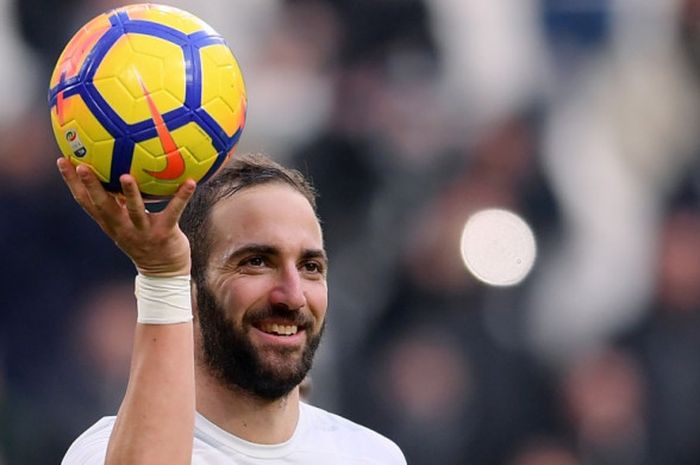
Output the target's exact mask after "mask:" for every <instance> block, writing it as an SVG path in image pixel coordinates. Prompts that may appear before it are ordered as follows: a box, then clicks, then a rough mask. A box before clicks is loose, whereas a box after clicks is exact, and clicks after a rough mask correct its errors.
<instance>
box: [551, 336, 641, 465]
mask: <svg viewBox="0 0 700 465" xmlns="http://www.w3.org/2000/svg"><path fill="white" fill-rule="evenodd" d="M562 397H563V400H564V402H565V405H566V407H565V414H567V415H568V418H569V421H570V423H571V425H572V430H573V436H574V440H575V441H576V448H577V450H578V453H579V455H580V456H581V457H582V459H583V462H584V463H591V464H596V465H643V464H650V463H654V462H652V461H650V459H649V455H648V453H649V444H648V431H647V392H646V385H645V379H644V377H643V375H642V373H641V370H640V367H639V366H638V364H637V362H636V361H635V360H634V358H632V357H631V356H629V355H628V354H626V353H624V352H622V351H618V350H615V349H607V348H603V349H601V351H600V352H595V353H592V354H589V355H586V356H584V357H582V358H581V359H580V360H577V361H576V362H575V363H574V364H573V365H572V366H571V367H570V369H569V371H568V373H567V374H566V376H565V377H564V379H563V381H562Z"/></svg>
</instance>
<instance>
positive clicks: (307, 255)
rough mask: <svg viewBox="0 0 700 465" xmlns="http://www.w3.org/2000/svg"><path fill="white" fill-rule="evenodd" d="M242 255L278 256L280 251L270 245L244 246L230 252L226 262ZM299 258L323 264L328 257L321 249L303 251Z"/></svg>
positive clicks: (326, 261)
mask: <svg viewBox="0 0 700 465" xmlns="http://www.w3.org/2000/svg"><path fill="white" fill-rule="evenodd" d="M244 255H271V256H274V255H280V250H279V248H277V247H275V246H272V245H266V244H245V245H243V246H241V247H238V248H237V249H236V250H234V251H233V252H231V253H230V254H229V255H228V257H226V261H231V260H235V259H236V258H240V257H242V256H244ZM301 258H302V259H303V260H309V259H320V260H323V262H324V263H328V256H327V255H326V252H325V251H324V250H323V249H304V251H303V252H302V254H301Z"/></svg>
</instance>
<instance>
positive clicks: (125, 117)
mask: <svg viewBox="0 0 700 465" xmlns="http://www.w3.org/2000/svg"><path fill="white" fill-rule="evenodd" d="M246 106H247V99H246V91H245V86H244V83H243V77H242V76H241V72H240V69H239V67H238V63H237V61H236V59H235V57H234V56H233V53H232V52H231V50H230V49H229V48H228V46H227V45H226V42H225V41H224V39H223V38H222V37H221V36H220V35H218V34H217V33H216V32H215V31H214V30H213V29H212V28H211V27H210V26H209V25H207V24H206V23H204V22H203V21H202V20H200V19H199V18H197V17H195V16H193V15H192V14H190V13H187V12H185V11H182V10H179V9H176V8H173V7H167V6H162V5H154V4H138V5H129V6H125V7H123V8H118V9H115V10H112V11H110V12H108V13H105V14H102V15H100V16H98V17H96V18H94V19H93V20H91V21H90V22H88V23H87V24H86V25H85V26H83V28H82V29H80V30H79V31H78V32H77V33H76V34H75V36H73V38H72V39H71V40H70V41H69V42H68V45H66V48H65V49H64V50H63V53H62V54H61V56H60V57H59V59H58V62H57V63H56V67H55V69H54V71H53V74H52V76H51V82H50V85H49V108H50V111H51V125H52V127H53V132H54V135H55V136H56V141H57V142H58V146H59V147H60V150H61V152H62V153H63V155H64V156H66V157H67V158H68V159H70V160H71V162H72V163H73V164H75V165H78V164H87V165H89V166H91V167H92V169H93V170H94V172H95V173H96V174H97V176H98V177H99V179H100V181H101V182H102V184H103V185H104V186H105V188H106V189H107V190H108V191H110V192H113V193H118V192H120V191H121V187H120V184H119V176H121V175H122V174H124V173H131V175H133V176H134V178H135V179H136V181H137V183H138V185H139V189H140V190H141V192H142V194H143V196H144V198H145V199H146V200H160V199H167V198H168V197H170V196H172V194H173V193H174V192H175V191H176V190H177V188H178V187H179V186H180V185H181V184H182V183H183V182H184V181H185V180H186V179H188V178H192V179H194V180H195V181H198V182H199V183H202V182H204V181H205V180H206V179H208V178H209V177H211V176H212V175H213V174H214V173H215V172H216V171H217V170H218V169H219V168H220V167H221V166H222V165H223V163H224V162H225V161H226V159H227V158H228V157H229V156H231V154H232V153H233V150H234V148H235V146H236V143H237V142H238V140H239V138H240V137H241V132H242V131H243V127H244V125H245V119H246Z"/></svg>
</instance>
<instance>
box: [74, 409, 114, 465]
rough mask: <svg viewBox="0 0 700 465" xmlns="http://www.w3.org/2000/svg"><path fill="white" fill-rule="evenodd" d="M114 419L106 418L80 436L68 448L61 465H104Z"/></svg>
mask: <svg viewBox="0 0 700 465" xmlns="http://www.w3.org/2000/svg"><path fill="white" fill-rule="evenodd" d="M114 419H115V417H104V418H102V419H100V420H98V421H97V423H95V424H94V425H92V426H91V427H90V428H88V429H87V430H85V432H84V433H83V434H81V435H80V436H78V438H77V439H76V440H75V441H73V444H71V446H70V447H69V448H68V451H67V452H66V455H65V457H63V461H62V462H61V465H78V464H79V465H93V464H94V465H98V464H99V465H102V464H103V463H104V461H105V455H106V454H107V444H108V443H109V436H110V434H111V433H112V428H113V427H114Z"/></svg>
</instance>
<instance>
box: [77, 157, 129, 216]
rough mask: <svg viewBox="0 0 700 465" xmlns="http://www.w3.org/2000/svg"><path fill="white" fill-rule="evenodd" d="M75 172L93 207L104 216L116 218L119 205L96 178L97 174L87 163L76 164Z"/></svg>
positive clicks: (118, 212)
mask: <svg viewBox="0 0 700 465" xmlns="http://www.w3.org/2000/svg"><path fill="white" fill-rule="evenodd" d="M75 172H76V173H77V174H78V177H79V178H80V182H82V183H83V185H84V186H85V190H86V191H87V193H88V196H89V197H90V200H91V201H92V204H93V205H94V206H95V209H96V210H97V211H98V212H100V213H102V215H103V216H104V217H105V218H118V217H119V214H120V210H121V209H120V207H119V205H118V204H117V202H116V201H115V200H114V197H113V196H112V195H110V194H109V193H108V192H107V191H106V190H105V188H104V187H103V186H102V183H100V180H99V179H97V176H96V175H95V173H94V172H93V171H92V169H91V168H90V167H88V166H87V165H78V166H77V167H76V168H75Z"/></svg>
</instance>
